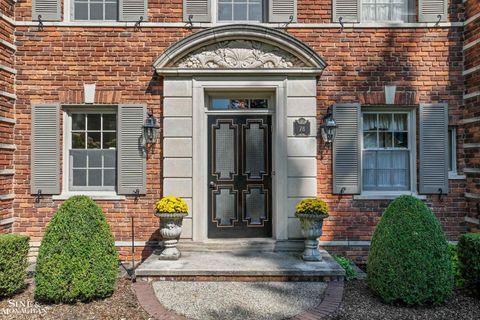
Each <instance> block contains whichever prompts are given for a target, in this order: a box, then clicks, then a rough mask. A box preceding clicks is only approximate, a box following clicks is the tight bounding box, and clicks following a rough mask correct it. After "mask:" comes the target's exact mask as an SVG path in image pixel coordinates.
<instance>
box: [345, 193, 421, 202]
mask: <svg viewBox="0 0 480 320" xmlns="http://www.w3.org/2000/svg"><path fill="white" fill-rule="evenodd" d="M403 195H409V196H413V197H415V198H417V199H420V200H425V199H427V197H426V196H424V195H419V194H417V193H414V192H410V191H404V192H401V191H400V192H363V193H362V194H359V195H354V196H353V200H393V199H395V198H397V197H399V196H403Z"/></svg>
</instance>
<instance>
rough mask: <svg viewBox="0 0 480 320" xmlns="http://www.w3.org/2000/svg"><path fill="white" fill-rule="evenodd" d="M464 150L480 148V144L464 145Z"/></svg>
mask: <svg viewBox="0 0 480 320" xmlns="http://www.w3.org/2000/svg"><path fill="white" fill-rule="evenodd" d="M463 148H464V149H474V148H480V143H464V144H463Z"/></svg>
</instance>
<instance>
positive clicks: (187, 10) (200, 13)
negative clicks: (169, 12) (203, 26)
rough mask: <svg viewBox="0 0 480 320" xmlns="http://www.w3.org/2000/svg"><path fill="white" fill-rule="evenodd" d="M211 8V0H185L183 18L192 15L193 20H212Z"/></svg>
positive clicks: (185, 19) (185, 18) (186, 18)
mask: <svg viewBox="0 0 480 320" xmlns="http://www.w3.org/2000/svg"><path fill="white" fill-rule="evenodd" d="M210 8H211V1H210V0H183V20H184V21H185V22H188V17H189V16H190V15H192V16H193V17H192V22H210V15H211V14H210Z"/></svg>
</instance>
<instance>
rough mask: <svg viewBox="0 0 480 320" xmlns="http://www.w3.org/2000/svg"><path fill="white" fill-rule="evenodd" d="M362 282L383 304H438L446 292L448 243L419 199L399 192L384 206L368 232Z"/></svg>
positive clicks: (449, 271)
mask: <svg viewBox="0 0 480 320" xmlns="http://www.w3.org/2000/svg"><path fill="white" fill-rule="evenodd" d="M367 283H368V286H369V287H370V288H371V289H372V290H373V291H374V292H376V293H377V294H378V295H379V296H380V297H381V298H382V300H383V301H384V302H386V303H403V304H406V305H416V304H427V303H440V302H443V301H444V300H445V299H446V298H448V297H449V296H450V295H451V294H452V290H453V273H452V265H451V262H450V253H449V251H448V243H447V241H446V239H445V235H444V233H443V231H442V228H441V226H440V223H439V222H438V220H437V219H436V218H435V216H434V215H433V213H432V211H431V210H430V209H429V208H428V207H427V206H426V205H425V204H424V203H423V202H422V201H421V200H419V199H416V198H414V197H412V196H401V197H399V198H397V199H395V200H394V201H393V202H392V203H391V204H390V205H389V206H388V208H387V209H386V210H385V213H384V214H383V216H382V218H381V219H380V222H379V223H378V225H377V227H376V229H375V232H374V234H373V237H372V243H371V246H370V251H369V254H368V264H367Z"/></svg>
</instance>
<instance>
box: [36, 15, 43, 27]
mask: <svg viewBox="0 0 480 320" xmlns="http://www.w3.org/2000/svg"><path fill="white" fill-rule="evenodd" d="M37 31H43V21H42V15H41V14H39V15H38V29H37Z"/></svg>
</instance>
